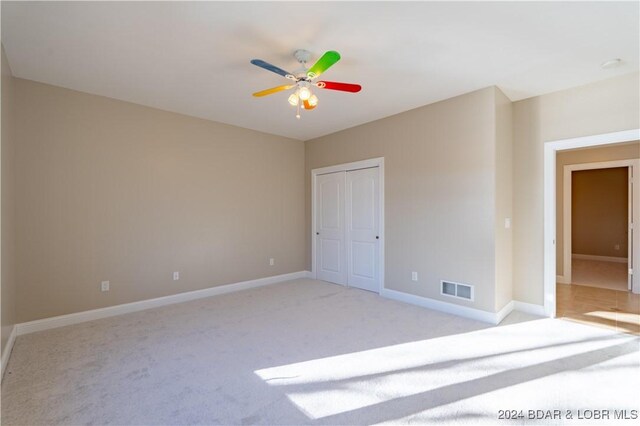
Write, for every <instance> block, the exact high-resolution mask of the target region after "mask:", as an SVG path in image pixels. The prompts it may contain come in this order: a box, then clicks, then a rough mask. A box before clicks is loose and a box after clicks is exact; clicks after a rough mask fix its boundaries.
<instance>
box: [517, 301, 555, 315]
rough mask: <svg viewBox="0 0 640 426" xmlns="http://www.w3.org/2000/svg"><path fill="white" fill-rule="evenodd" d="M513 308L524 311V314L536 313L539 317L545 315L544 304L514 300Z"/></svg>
mask: <svg viewBox="0 0 640 426" xmlns="http://www.w3.org/2000/svg"><path fill="white" fill-rule="evenodd" d="M513 309H514V310H516V311H520V312H524V313H526V314H531V315H538V316H541V317H546V316H547V314H546V313H545V311H544V306H542V305H535V304H533V303H526V302H519V301H517V300H514V301H513Z"/></svg>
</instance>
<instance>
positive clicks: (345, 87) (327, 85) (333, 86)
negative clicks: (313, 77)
mask: <svg viewBox="0 0 640 426" xmlns="http://www.w3.org/2000/svg"><path fill="white" fill-rule="evenodd" d="M316 86H318V87H319V88H321V89H330V90H340V91H342V92H351V93H358V92H359V91H360V90H362V86H360V85H359V84H350V83H337V82H335V81H319V82H317V83H316Z"/></svg>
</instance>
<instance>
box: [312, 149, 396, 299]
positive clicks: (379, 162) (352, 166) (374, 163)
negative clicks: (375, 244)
mask: <svg viewBox="0 0 640 426" xmlns="http://www.w3.org/2000/svg"><path fill="white" fill-rule="evenodd" d="M372 167H377V168H378V171H379V181H378V192H379V194H378V195H379V199H380V225H379V226H380V230H379V235H380V242H379V244H380V261H379V264H378V276H379V277H380V284H379V287H378V291H377V292H378V294H380V293H381V292H382V290H383V289H384V288H385V287H384V245H385V244H384V242H385V235H384V157H378V158H370V159H368V160H361V161H354V162H352V163H344V164H336V165H334V166H328V167H321V168H318V169H313V170H311V229H310V232H311V278H313V279H316V278H317V269H316V255H317V253H316V232H315V231H316V195H317V194H316V187H317V186H316V178H317V177H318V176H319V175H326V174H328V173H336V172H348V171H353V170H359V169H369V168H372ZM347 286H348V283H347Z"/></svg>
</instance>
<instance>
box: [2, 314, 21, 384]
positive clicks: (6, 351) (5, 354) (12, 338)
mask: <svg viewBox="0 0 640 426" xmlns="http://www.w3.org/2000/svg"><path fill="white" fill-rule="evenodd" d="M17 333H18V327H17V326H15V325H14V326H13V327H12V328H11V333H10V334H9V339H7V344H6V345H5V347H4V348H2V367H1V368H2V370H0V380H1V379H2V378H4V370H5V368H7V364H8V363H9V357H10V356H11V351H12V350H13V344H14V343H15V342H16V335H17Z"/></svg>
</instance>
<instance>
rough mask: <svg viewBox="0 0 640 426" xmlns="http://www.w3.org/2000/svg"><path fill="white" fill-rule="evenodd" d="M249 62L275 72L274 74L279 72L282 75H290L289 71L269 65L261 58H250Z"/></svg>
mask: <svg viewBox="0 0 640 426" xmlns="http://www.w3.org/2000/svg"><path fill="white" fill-rule="evenodd" d="M251 63H252V64H253V65H256V66H259V67H260V68H264V69H265V70H267V71H271V72H275V73H276V74H280V75H281V76H283V77H286V76H288V75H292V74H291V73H290V72H286V71H285V70H283V69H282V68H278V67H276V66H275V65H271V64H270V63H268V62H265V61H263V60H262V59H252V60H251Z"/></svg>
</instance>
